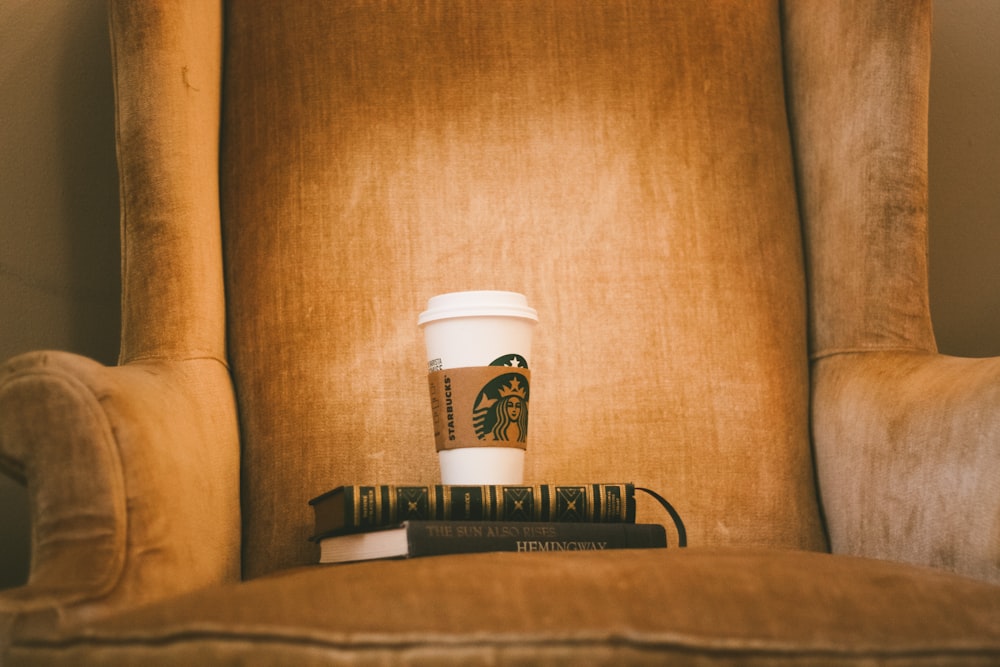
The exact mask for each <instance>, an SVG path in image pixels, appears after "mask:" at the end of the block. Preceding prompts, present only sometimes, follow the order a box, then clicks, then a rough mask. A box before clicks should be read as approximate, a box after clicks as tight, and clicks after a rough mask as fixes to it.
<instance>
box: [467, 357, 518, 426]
mask: <svg viewBox="0 0 1000 667" xmlns="http://www.w3.org/2000/svg"><path fill="white" fill-rule="evenodd" d="M490 366H506V367H510V368H512V369H513V368H521V369H524V370H527V368H528V363H527V361H526V360H525V359H524V357H522V356H520V355H517V354H508V355H505V356H503V357H500V358H499V359H497V360H496V361H494V362H493V363H492V364H490ZM528 393H529V381H528V375H527V374H526V373H518V372H516V371H512V372H510V373H504V374H503V375H500V376H498V377H495V378H493V379H492V380H490V381H489V383H487V385H486V386H485V387H483V389H482V391H480V392H479V399H478V400H477V401H476V407H475V409H474V410H473V413H472V426H473V428H474V429H475V431H476V436H477V437H478V438H479V439H480V440H493V441H508V442H526V441H527V438H528Z"/></svg>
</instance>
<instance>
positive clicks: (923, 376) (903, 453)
mask: <svg viewBox="0 0 1000 667" xmlns="http://www.w3.org/2000/svg"><path fill="white" fill-rule="evenodd" d="M812 411H813V415H812V423H813V441H814V446H815V449H816V466H817V471H818V480H819V487H820V494H821V497H822V502H823V509H824V511H825V513H826V519H827V526H828V529H829V532H830V543H831V546H832V547H833V550H834V551H835V552H843V553H850V554H855V555H861V556H870V557H875V558H885V559H891V560H899V561H906V562H911V563H919V564H924V565H931V566H935V567H940V568H943V569H947V570H952V571H954V572H959V573H962V574H966V575H969V576H972V577H976V578H979V579H984V580H987V581H993V582H1000V358H992V359H962V358H957V357H948V356H943V355H938V354H930V353H911V352H868V353H858V354H842V355H834V356H830V357H825V358H822V359H819V360H817V361H816V362H815V366H814V369H813V407H812Z"/></svg>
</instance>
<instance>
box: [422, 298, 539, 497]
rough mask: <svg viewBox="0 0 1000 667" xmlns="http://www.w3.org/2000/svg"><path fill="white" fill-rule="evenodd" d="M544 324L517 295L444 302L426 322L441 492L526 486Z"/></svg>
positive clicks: (437, 302) (432, 303)
mask: <svg viewBox="0 0 1000 667" xmlns="http://www.w3.org/2000/svg"><path fill="white" fill-rule="evenodd" d="M537 322H538V314H537V312H535V309H534V308H531V307H530V306H528V301H527V299H526V298H525V297H524V295H523V294H518V293H516V292H501V291H470V292H452V293H448V294H440V295H438V296H434V297H431V299H430V300H429V301H428V303H427V310H425V311H424V312H423V313H421V314H420V317H419V318H418V320H417V323H418V324H419V326H420V327H421V328H422V329H423V332H424V342H425V344H426V347H427V371H428V384H429V386H430V394H431V412H432V414H433V419H434V440H435V445H436V447H437V451H438V461H439V463H440V465H441V483H442V484H463V485H470V484H471V485H479V484H520V483H522V482H523V480H524V453H525V449H526V447H527V435H528V399H529V398H530V392H531V387H530V381H531V374H530V371H529V370H528V366H529V361H530V359H531V338H532V333H533V329H534V327H535V324H536V323H537Z"/></svg>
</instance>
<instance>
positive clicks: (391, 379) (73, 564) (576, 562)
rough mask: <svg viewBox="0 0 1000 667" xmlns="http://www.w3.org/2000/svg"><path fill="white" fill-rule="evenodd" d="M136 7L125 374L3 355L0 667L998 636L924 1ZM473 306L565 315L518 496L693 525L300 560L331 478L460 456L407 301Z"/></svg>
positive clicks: (999, 597) (996, 552)
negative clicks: (558, 495) (949, 300)
mask: <svg viewBox="0 0 1000 667" xmlns="http://www.w3.org/2000/svg"><path fill="white" fill-rule="evenodd" d="M110 18H111V29H112V36H113V39H112V44H113V49H114V53H113V60H114V73H115V84H116V85H115V90H116V97H117V110H118V116H117V124H118V133H117V139H118V149H119V164H120V170H121V197H122V199H121V205H122V254H123V261H122V272H123V306H122V307H123V331H122V354H121V365H120V366H118V367H115V368H104V367H102V366H100V365H98V364H95V363H94V362H91V361H88V360H85V359H81V358H79V357H76V356H74V355H68V354H63V353H53V352H41V353H35V354H30V355H25V356H23V357H19V358H17V359H14V360H11V361H9V362H7V363H6V364H5V365H4V366H3V367H2V368H0V466H2V468H3V469H4V470H5V471H6V472H8V473H9V474H12V475H13V476H15V477H17V478H19V479H22V480H25V481H27V483H28V485H29V491H30V498H31V506H32V511H33V515H34V523H33V536H32V540H33V543H32V546H33V549H34V551H33V563H32V574H31V580H30V582H29V583H28V585H27V586H25V587H23V588H20V589H15V590H12V591H4V592H2V593H0V651H3V649H4V643H6V642H8V641H10V642H12V644H11V647H10V651H9V653H8V654H7V655H8V657H9V658H10V659H11V660H14V661H15V662H17V663H22V662H23V663H24V664H50V663H51V664H58V663H62V664H114V663H115V662H118V663H119V664H128V663H135V662H143V663H150V664H156V663H157V662H159V663H164V664H172V663H173V664H175V663H176V662H178V661H182V660H190V661H192V662H211V661H231V662H248V663H252V662H254V661H257V662H259V663H261V664H269V663H270V664H287V663H288V662H289V661H290V662H294V663H298V664H310V663H315V664H337V663H338V662H358V661H366V660H367V661H370V662H383V663H384V662H407V661H408V662H411V663H432V664H440V663H442V662H445V663H447V662H448V661H451V662H460V663H468V662H481V663H490V662H493V663H495V662H502V661H510V662H532V661H536V662H537V661H539V660H543V659H545V660H551V661H554V662H560V661H562V662H574V661H576V662H579V661H581V660H585V659H590V660H591V661H593V662H598V663H600V662H605V663H607V664H620V663H622V662H637V663H638V662H661V661H663V660H664V659H667V658H669V659H671V660H674V661H677V662H678V664H685V661H687V664H804V665H810V664H872V663H875V662H880V661H881V662H885V663H890V664H892V663H897V664H914V663H915V664H951V665H953V664H996V662H997V661H1000V627H998V625H997V619H998V618H1000V588H998V587H997V585H996V584H997V583H1000V565H998V563H1000V521H998V517H1000V488H998V487H1000V481H998V479H1000V475H998V471H1000V447H998V446H997V443H998V441H1000V416H998V415H1000V411H998V410H997V406H998V405H1000V363H998V360H996V359H990V360H962V359H951V358H946V357H942V356H939V355H937V354H936V350H935V346H934V341H933V336H932V334H931V328H930V320H929V314H928V306H927V284H926V202H925V198H926V168H925V165H926V106H927V74H928V57H929V30H930V10H929V2H926V1H924V2H913V1H911V0H898V1H892V2H885V1H881V0H871V1H865V0H838V1H837V2H833V1H831V0H795V1H794V2H792V1H790V2H785V3H782V2H778V0H752V1H749V2H737V1H730V0H711V1H710V0H697V1H691V2H667V1H657V2H640V1H635V2H617V1H612V0H607V1H600V2H572V1H570V0H545V1H543V0H530V1H526V2H513V1H511V2H506V1H503V2H473V1H471V0H468V1H455V2H427V3H408V2H382V3H375V2H337V3H329V2H305V1H303V2H282V3H276V2H266V1H264V0H239V1H233V2H229V3H221V2H208V1H204V0H148V1H145V2H135V1H133V0H122V1H121V2H118V1H114V2H111V4H110ZM484 288H497V289H511V290H516V291H521V292H523V293H525V294H526V295H527V296H528V298H529V301H530V302H531V304H532V305H533V306H534V307H535V308H537V310H538V311H539V314H540V319H541V323H540V324H539V326H538V328H537V330H536V344H535V349H534V359H533V363H532V380H533V385H534V386H533V397H532V422H531V434H530V436H529V441H528V452H527V457H528V458H527V461H528V462H527V469H526V478H527V480H528V481H535V482H575V481H581V482H586V481H632V482H636V483H637V484H640V485H646V486H650V487H652V488H654V489H656V490H657V491H659V492H661V493H662V494H664V495H665V496H667V497H668V498H669V499H670V500H671V501H672V502H674V504H675V505H676V506H677V508H678V510H680V512H681V514H682V515H683V517H684V519H685V521H686V523H687V526H688V536H689V540H690V542H691V544H692V545H694V547H696V548H692V549H690V550H688V551H684V552H679V551H676V550H668V551H667V552H615V553H607V554H599V555H580V554H577V555H573V554H563V555H555V554H545V555H538V556H532V555H518V556H514V555H481V556H468V557H466V556H462V557H448V558H441V559H426V560H415V561H404V562H377V563H365V564H359V565H351V566H344V567H334V568H331V567H318V566H313V567H308V565H309V564H310V563H313V562H314V561H315V559H316V557H317V551H316V548H315V545H312V544H310V543H309V542H308V541H307V540H306V538H307V537H308V535H309V534H310V532H311V522H312V517H311V514H310V509H309V507H308V505H307V504H306V501H307V500H308V499H309V498H310V497H312V496H314V495H317V494H319V493H321V492H323V491H326V490H328V489H330V488H332V487H333V486H335V485H338V484H352V483H355V484H357V483H407V482H409V483H419V482H423V483H432V482H435V481H437V479H438V477H437V462H436V459H435V454H434V445H433V435H432V428H431V416H430V408H429V401H428V395H427V385H426V379H425V378H426V367H425V364H424V355H423V350H422V340H421V334H420V332H419V330H418V329H417V327H416V318H417V314H418V313H419V312H420V310H422V309H423V307H424V306H425V304H426V299H427V298H428V297H430V296H432V295H434V294H437V293H440V292H445V291H450V290H460V289H484ZM650 507H651V505H646V504H643V505H642V506H641V510H640V513H639V520H640V521H656V522H663V523H666V521H665V516H664V515H663V514H662V513H661V512H657V511H655V510H652V509H650ZM831 548H832V550H833V551H834V552H835V553H837V554H851V555H854V556H871V557H874V558H878V559H881V560H878V561H876V560H870V559H864V558H853V557H848V556H846V555H830V554H822V553H815V552H821V551H827V550H829V549H831ZM521 556H525V557H523V558H522V557H521ZM892 561H909V562H911V563H915V564H918V565H920V566H922V567H917V566H908V565H902V564H900V563H898V562H892ZM927 566H932V567H933V568H937V569H931V568H929V567H927ZM942 570H951V571H952V572H953V573H958V574H960V575H965V576H964V577H963V576H956V575H955V574H952V573H945V572H942ZM240 579H244V580H252V581H243V582H240V581H239V580H240ZM505 627H506V628H508V630H507V631H506V632H505V631H504V630H503V628H505Z"/></svg>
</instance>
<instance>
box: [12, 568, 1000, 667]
mask: <svg viewBox="0 0 1000 667" xmlns="http://www.w3.org/2000/svg"><path fill="white" fill-rule="evenodd" d="M945 610H947V611H945ZM996 610H997V601H996V587H993V586H986V585H984V584H982V583H978V582H975V581H972V580H970V579H965V578H962V577H957V576H954V575H950V574H948V573H944V572H941V571H934V570H929V569H925V568H915V567H904V566H899V565H898V564H895V563H887V562H879V561H867V560H862V559H856V558H848V557H838V556H830V555H829V554H818V553H810V552H802V551H776V550H763V551H762V550H756V549H746V548H742V549H739V550H731V549H707V548H693V549H687V550H684V549H673V550H671V549H667V550H646V551H637V552H631V553H628V554H627V557H624V558H623V557H622V554H621V553H620V552H617V553H616V552H586V553H584V552H575V553H571V554H563V555H562V556H560V557H556V558H553V557H552V555H551V554H510V553H501V554H473V555H467V556H443V557H435V558H425V559H416V560H412V561H383V562H373V563H358V564H354V565H346V566H313V567H309V568H298V569H291V570H284V571H282V572H280V573H275V574H274V575H271V576H267V577H260V578H258V579H256V580H254V581H251V582H246V583H243V584H238V585H229V586H222V587H217V588H213V589H209V590H204V591H199V592H196V593H191V594H188V595H185V596H181V597H179V598H177V599H175V600H173V601H172V602H171V604H169V605H156V606H153V607H148V608H144V609H139V610H136V611H135V612H133V613H132V614H129V615H127V616H126V615H123V616H120V617H118V618H113V619H108V620H107V621H105V622H102V623H95V624H91V625H90V626H88V627H86V628H81V629H80V631H78V632H75V633H73V634H71V635H69V636H58V635H57V636H49V635H46V634H43V633H38V634H36V635H34V636H32V637H30V638H27V637H26V638H24V639H23V640H22V641H21V642H20V643H19V645H18V646H17V647H16V648H15V651H14V652H13V653H12V658H13V659H14V660H15V661H16V662H17V663H18V664H22V663H23V664H24V665H46V666H49V665H74V666H83V665H101V666H102V667H109V666H111V665H202V664H265V665H303V666H310V665H384V664H402V665H470V664H494V665H495V664H503V665H581V664H583V665H607V666H608V667H612V666H618V665H665V664H667V665H681V666H685V665H692V666H693V665H726V666H730V667H755V666H761V665H807V666H810V667H837V666H842V665H922V666H930V665H939V666H941V667H955V666H956V665H981V666H987V665H995V664H997V660H998V659H1000V615H998V614H997V613H995V612H996Z"/></svg>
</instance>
